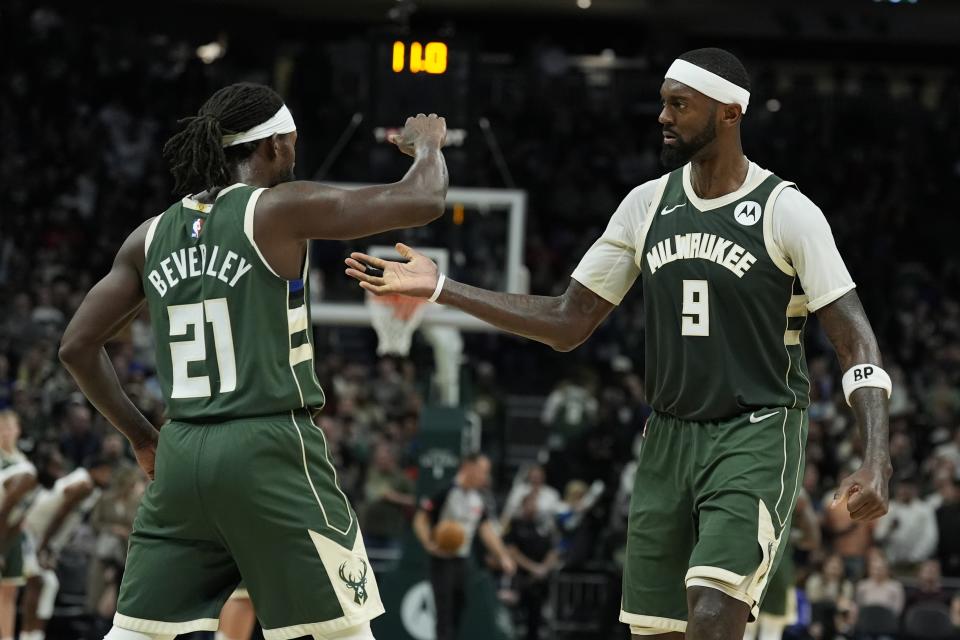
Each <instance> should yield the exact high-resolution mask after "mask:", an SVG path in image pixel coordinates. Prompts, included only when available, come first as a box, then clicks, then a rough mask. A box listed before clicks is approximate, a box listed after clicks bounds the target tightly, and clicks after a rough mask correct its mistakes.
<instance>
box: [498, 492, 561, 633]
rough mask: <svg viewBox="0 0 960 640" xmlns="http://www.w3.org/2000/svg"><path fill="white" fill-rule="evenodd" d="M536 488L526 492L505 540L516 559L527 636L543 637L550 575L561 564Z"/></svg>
mask: <svg viewBox="0 0 960 640" xmlns="http://www.w3.org/2000/svg"><path fill="white" fill-rule="evenodd" d="M537 492H538V490H537V489H534V490H533V491H531V492H530V493H528V494H527V495H526V496H524V498H523V501H522V502H521V505H520V513H519V514H518V515H517V516H516V517H515V518H513V520H512V521H511V522H510V529H509V532H508V533H507V536H506V538H504V541H503V542H504V544H506V545H507V551H509V552H510V555H511V557H513V560H514V561H515V562H516V563H517V589H518V591H519V592H520V607H521V608H522V609H523V611H524V614H525V618H526V627H527V630H526V636H525V637H526V639H527V640H539V638H540V626H541V623H542V621H543V604H544V602H546V598H547V586H548V585H547V578H548V577H549V576H550V574H551V573H552V572H553V571H554V570H555V569H556V568H557V567H558V566H559V564H560V554H559V553H557V549H556V545H555V543H554V530H553V527H552V526H551V523H550V522H549V521H547V522H546V523H544V521H543V518H541V517H540V509H539V502H540V501H539V496H538V495H537Z"/></svg>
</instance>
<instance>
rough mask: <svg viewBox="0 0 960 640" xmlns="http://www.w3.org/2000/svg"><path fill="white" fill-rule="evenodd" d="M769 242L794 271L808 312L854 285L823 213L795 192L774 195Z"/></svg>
mask: <svg viewBox="0 0 960 640" xmlns="http://www.w3.org/2000/svg"><path fill="white" fill-rule="evenodd" d="M773 241H774V244H775V245H776V247H777V248H778V249H779V250H780V251H781V252H782V253H783V257H784V258H785V259H786V261H787V262H788V263H790V265H791V266H792V267H793V268H794V269H796V270H797V275H799V276H800V284H802V285H803V290H804V292H805V293H806V294H807V297H808V298H809V302H807V309H809V310H810V311H816V310H817V309H820V308H822V307H825V306H826V305H828V304H830V303H831V302H833V301H834V300H836V299H837V298H839V297H840V296H842V295H843V294H845V293H847V292H848V291H850V290H852V289H853V288H854V287H855V286H856V285H855V284H854V283H853V279H852V278H851V277H850V272H849V271H847V266H846V265H845V264H844V263H843V258H841V257H840V252H839V251H838V250H837V243H836V242H835V241H834V239H833V232H832V231H830V225H829V224H827V219H826V218H825V217H824V216H823V212H822V211H821V210H820V208H819V207H818V206H817V205H815V204H813V202H812V201H811V200H810V198H808V197H807V196H805V195H803V194H802V193H800V192H799V191H797V190H796V189H793V188H787V189H784V190H783V191H782V192H781V193H780V195H779V196H777V201H776V202H775V203H774V206H773Z"/></svg>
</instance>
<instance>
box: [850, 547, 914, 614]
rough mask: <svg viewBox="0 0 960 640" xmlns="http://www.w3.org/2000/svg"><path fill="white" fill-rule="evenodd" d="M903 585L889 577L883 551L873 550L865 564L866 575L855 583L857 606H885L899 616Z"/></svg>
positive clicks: (901, 607)
mask: <svg viewBox="0 0 960 640" xmlns="http://www.w3.org/2000/svg"><path fill="white" fill-rule="evenodd" d="M904 600H905V596H904V591H903V585H902V584H900V583H899V582H897V581H896V580H894V579H893V578H891V577H890V567H889V565H888V564H887V559H886V558H885V557H884V555H883V552H881V551H880V550H874V551H873V553H871V554H870V559H869V563H868V565H867V577H866V578H864V579H863V580H861V581H860V582H859V583H857V599H856V602H857V606H858V607H886V608H888V609H890V610H891V611H892V612H893V613H894V614H896V615H897V616H899V615H900V614H901V613H903V605H904Z"/></svg>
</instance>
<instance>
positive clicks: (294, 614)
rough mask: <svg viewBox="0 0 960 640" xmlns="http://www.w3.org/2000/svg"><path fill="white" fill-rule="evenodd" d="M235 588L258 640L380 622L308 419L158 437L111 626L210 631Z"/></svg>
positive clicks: (358, 547)
mask: <svg viewBox="0 0 960 640" xmlns="http://www.w3.org/2000/svg"><path fill="white" fill-rule="evenodd" d="M241 578H242V579H243V582H244V586H245V587H246V588H247V590H248V591H249V593H250V597H251V599H252V600H253V604H254V607H255V609H256V612H257V617H258V618H259V620H260V624H261V626H262V627H263V633H264V637H265V638H266V640H286V639H288V638H298V637H300V636H312V635H323V634H327V633H331V632H335V631H338V630H340V629H345V628H347V627H352V626H355V625H358V624H362V623H364V622H367V621H368V620H370V619H371V618H374V617H376V616H378V615H380V614H381V613H383V604H382V603H381V601H380V593H379V591H378V589H377V581H376V579H375V578H374V575H373V571H372V569H370V563H369V561H368V560H367V553H366V550H365V549H364V546H363V538H362V537H361V535H360V532H359V530H358V526H357V516H356V514H355V513H354V510H353V508H352V507H351V506H350V503H349V502H348V501H347V498H346V496H345V495H344V494H343V492H342V491H341V490H340V487H339V485H338V483H337V473H336V469H334V467H333V464H332V463H331V461H330V457H329V455H328V452H327V444H326V440H325V439H324V436H323V432H322V431H321V430H320V428H319V427H317V426H315V425H314V424H313V422H312V421H311V420H310V417H309V416H308V415H307V414H306V412H304V411H299V412H291V413H287V414H281V415H275V416H266V417H261V418H244V419H241V420H231V421H227V422H219V423H215V424H206V425H200V424H194V423H183V422H176V421H173V422H169V423H167V424H166V425H165V426H164V427H163V428H162V429H161V430H160V444H159V446H158V448H157V458H156V479H155V480H154V482H152V483H151V484H150V485H149V487H148V488H147V492H146V494H145V496H144V498H143V501H142V502H141V504H140V508H139V510H138V512H137V517H136V520H135V521H134V525H133V533H132V534H131V536H130V551H129V554H128V557H127V564H126V569H125V571H124V575H123V583H122V584H121V587H120V596H119V601H118V603H117V614H116V616H115V618H114V624H115V625H116V626H118V627H121V628H123V629H130V630H132V631H140V632H143V633H162V634H182V633H190V632H192V631H214V630H216V629H217V626H218V617H219V614H220V609H221V607H222V606H223V603H224V602H226V600H227V598H229V597H230V594H231V593H232V592H233V591H234V589H235V588H236V587H237V586H238V584H239V583H240V581H241Z"/></svg>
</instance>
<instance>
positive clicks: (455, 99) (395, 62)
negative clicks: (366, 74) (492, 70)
mask: <svg viewBox="0 0 960 640" xmlns="http://www.w3.org/2000/svg"><path fill="white" fill-rule="evenodd" d="M372 41H373V43H374V44H373V47H374V51H373V56H372V64H373V65H374V69H373V74H372V77H373V78H374V86H373V91H372V92H371V99H372V100H373V104H372V105H371V108H370V113H371V114H373V118H374V122H373V123H372V124H375V125H377V126H397V125H402V124H403V122H404V120H405V119H406V117H407V116H411V115H415V114H417V113H431V112H432V113H439V114H440V115H443V116H445V117H446V119H447V125H448V126H449V127H457V126H463V125H464V124H466V122H467V120H468V118H469V109H468V107H469V103H468V99H467V98H468V95H469V91H470V66H471V58H472V55H471V49H470V47H469V45H467V44H466V43H464V42H459V41H451V40H446V39H441V38H437V37H430V36H429V35H428V34H425V35H417V36H405V37H402V38H401V37H389V36H384V35H381V36H379V37H378V38H377V39H375V40H372Z"/></svg>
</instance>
